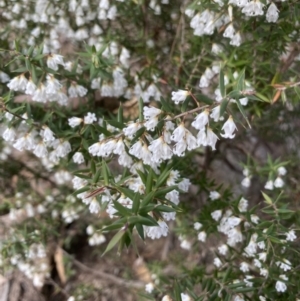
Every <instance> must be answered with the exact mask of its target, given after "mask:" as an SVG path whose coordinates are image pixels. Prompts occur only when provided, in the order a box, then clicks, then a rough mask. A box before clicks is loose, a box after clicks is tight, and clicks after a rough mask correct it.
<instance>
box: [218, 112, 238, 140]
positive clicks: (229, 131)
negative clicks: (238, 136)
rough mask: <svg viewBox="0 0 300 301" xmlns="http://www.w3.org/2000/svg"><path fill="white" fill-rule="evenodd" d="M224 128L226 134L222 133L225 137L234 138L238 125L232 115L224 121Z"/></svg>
mask: <svg viewBox="0 0 300 301" xmlns="http://www.w3.org/2000/svg"><path fill="white" fill-rule="evenodd" d="M222 130H224V133H225V134H224V135H223V134H221V136H222V137H224V138H229V139H233V138H234V136H235V134H234V135H233V132H234V131H235V130H237V127H236V125H235V123H234V121H233V119H232V116H229V118H228V120H227V121H226V122H225V123H224V125H223V127H222Z"/></svg>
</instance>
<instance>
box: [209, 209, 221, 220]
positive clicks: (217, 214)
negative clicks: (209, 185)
mask: <svg viewBox="0 0 300 301" xmlns="http://www.w3.org/2000/svg"><path fill="white" fill-rule="evenodd" d="M221 216H222V210H215V211H213V212H212V213H211V217H212V218H213V219H214V220H215V221H219V220H220V218H221Z"/></svg>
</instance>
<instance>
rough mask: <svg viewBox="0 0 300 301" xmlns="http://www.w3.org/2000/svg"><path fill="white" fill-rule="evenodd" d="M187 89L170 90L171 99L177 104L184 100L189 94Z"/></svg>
mask: <svg viewBox="0 0 300 301" xmlns="http://www.w3.org/2000/svg"><path fill="white" fill-rule="evenodd" d="M189 94H190V93H189V91H186V90H178V91H176V92H175V91H173V92H172V100H173V101H174V102H175V104H179V103H180V102H183V101H185V99H186V98H187V96H188V95H189Z"/></svg>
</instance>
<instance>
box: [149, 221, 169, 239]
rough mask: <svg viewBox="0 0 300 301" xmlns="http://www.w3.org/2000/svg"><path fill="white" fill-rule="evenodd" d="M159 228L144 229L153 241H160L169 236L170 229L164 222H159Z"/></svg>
mask: <svg viewBox="0 0 300 301" xmlns="http://www.w3.org/2000/svg"><path fill="white" fill-rule="evenodd" d="M157 223H158V226H154V227H144V229H145V233H146V235H147V236H148V237H150V238H151V239H159V238H161V237H162V236H165V237H166V236H167V235H168V231H169V227H168V225H167V224H166V223H165V222H164V221H158V222H157Z"/></svg>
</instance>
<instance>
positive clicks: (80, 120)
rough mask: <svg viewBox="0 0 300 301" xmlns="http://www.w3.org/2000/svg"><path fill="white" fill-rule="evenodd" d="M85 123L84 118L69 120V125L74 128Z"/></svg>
mask: <svg viewBox="0 0 300 301" xmlns="http://www.w3.org/2000/svg"><path fill="white" fill-rule="evenodd" d="M82 121H83V119H82V118H79V117H72V118H69V119H68V123H69V126H70V127H72V128H74V127H76V126H78V125H80V123H81V122H82Z"/></svg>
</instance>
